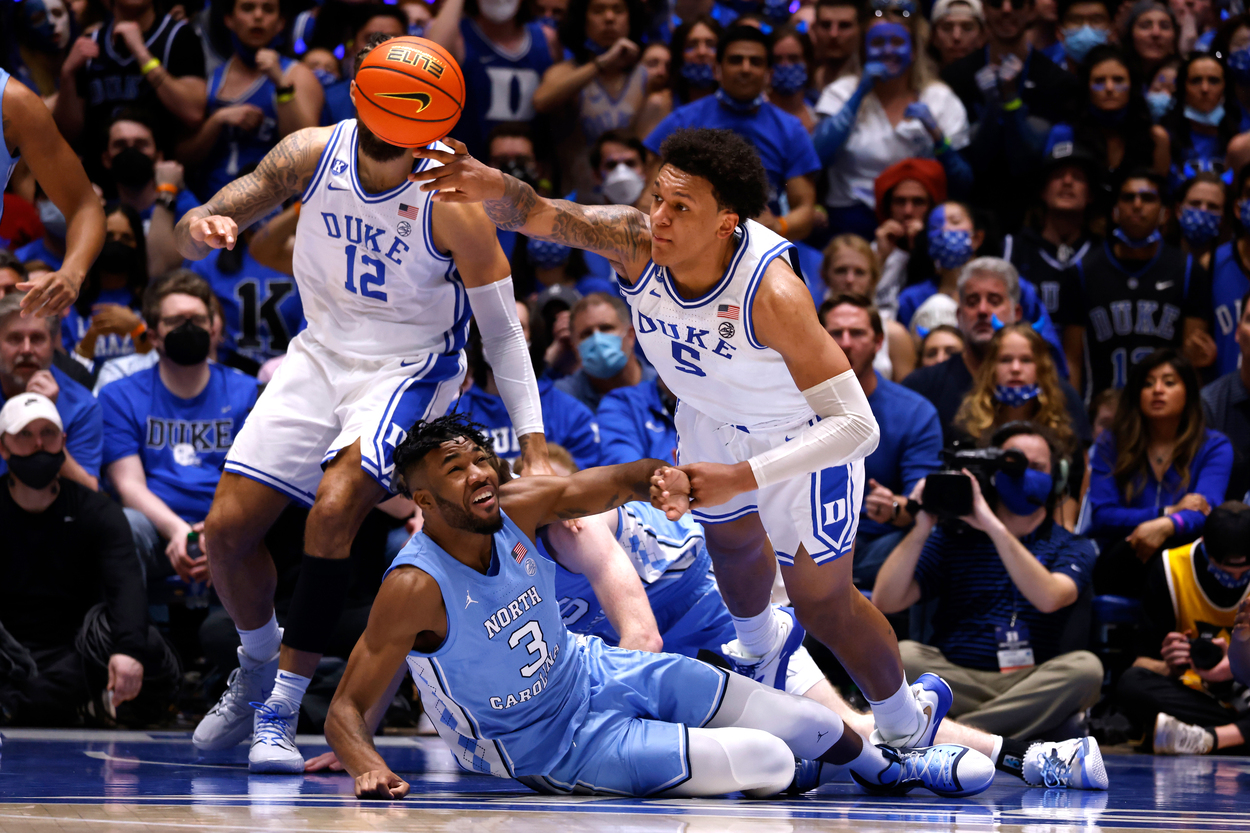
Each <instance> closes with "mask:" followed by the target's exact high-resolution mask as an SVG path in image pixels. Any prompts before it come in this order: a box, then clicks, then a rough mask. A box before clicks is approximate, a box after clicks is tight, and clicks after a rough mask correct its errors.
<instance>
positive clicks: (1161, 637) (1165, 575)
mask: <svg viewBox="0 0 1250 833" xmlns="http://www.w3.org/2000/svg"><path fill="white" fill-rule="evenodd" d="M1247 590H1250V506H1246V504H1244V503H1241V502H1239V501H1229V502H1227V503H1223V504H1221V505H1219V506H1217V507H1216V508H1215V509H1212V510H1211V514H1210V515H1209V516H1208V517H1207V522H1206V528H1205V534H1204V535H1203V537H1202V538H1201V539H1199V540H1197V541H1194V542H1193V543H1191V544H1186V545H1185V546H1182V547H1176V548H1175V549H1171V550H1168V551H1167V552H1165V553H1164V554H1163V558H1161V559H1159V560H1158V561H1156V562H1155V563H1154V564H1152V565H1151V570H1150V575H1149V576H1148V578H1147V580H1146V592H1145V594H1144V595H1143V597H1142V629H1141V633H1140V638H1141V642H1140V645H1141V647H1140V648H1139V654H1140V655H1139V656H1138V657H1137V660H1136V662H1134V663H1133V667H1132V668H1130V669H1128V670H1127V671H1125V672H1124V676H1122V677H1121V678H1120V682H1119V686H1118V688H1117V694H1118V695H1119V702H1120V707H1121V708H1122V709H1123V710H1124V712H1125V713H1126V714H1127V715H1128V716H1129V718H1130V719H1132V720H1133V721H1134V722H1136V723H1137V724H1139V725H1140V726H1142V727H1143V728H1146V729H1149V728H1150V727H1151V726H1153V727H1154V731H1153V733H1147V739H1148V740H1149V741H1151V742H1152V745H1153V747H1154V753H1155V754H1156V755H1209V754H1211V753H1213V752H1215V751H1217V750H1219V751H1224V750H1237V749H1240V748H1241V747H1243V746H1244V745H1245V742H1246V738H1248V737H1250V710H1248V709H1246V707H1245V705H1244V701H1241V700H1240V698H1237V699H1236V700H1234V694H1235V692H1234V685H1235V678H1234V674H1233V667H1232V663H1231V657H1230V652H1229V644H1230V643H1229V640H1230V639H1233V640H1235V641H1236V642H1237V644H1238V646H1239V647H1240V648H1241V650H1240V651H1239V652H1238V653H1242V654H1244V646H1245V644H1246V642H1245V639H1246V636H1247V627H1246V626H1247V625H1248V624H1250V616H1247V615H1246V613H1245V612H1244V611H1245V608H1246V596H1247ZM1239 607H1240V608H1241V610H1242V611H1243V612H1241V613H1239V612H1238V609H1239ZM1235 632H1236V635H1234V633H1235ZM1241 658H1242V657H1240V656H1239V657H1238V659H1239V660H1241ZM1238 667H1239V668H1242V669H1244V665H1242V664H1241V663H1240V662H1239V664H1238ZM1243 677H1244V674H1243Z"/></svg>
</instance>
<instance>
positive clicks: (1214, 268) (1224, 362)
mask: <svg viewBox="0 0 1250 833" xmlns="http://www.w3.org/2000/svg"><path fill="white" fill-rule="evenodd" d="M1247 290H1250V278H1247V277H1246V270H1245V269H1243V268H1242V266H1241V256H1240V255H1239V254H1238V253H1237V241H1236V240H1230V241H1229V242H1227V243H1225V244H1224V245H1223V246H1220V247H1219V248H1218V249H1216V250H1215V256H1214V257H1213V258H1212V259H1211V302H1212V305H1213V306H1214V308H1215V333H1214V335H1215V346H1216V348H1217V350H1218V351H1219V352H1218V353H1217V354H1216V358H1215V367H1214V368H1213V370H1214V372H1215V373H1216V374H1217V375H1219V376H1223V375H1224V374H1225V373H1232V372H1233V371H1234V370H1236V369H1237V363H1238V360H1239V359H1241V349H1240V348H1239V347H1238V346H1237V340H1236V336H1237V322H1238V321H1240V320H1241V313H1242V309H1241V299H1242V298H1244V297H1246V291H1247Z"/></svg>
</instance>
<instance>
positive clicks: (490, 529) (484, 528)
mask: <svg viewBox="0 0 1250 833" xmlns="http://www.w3.org/2000/svg"><path fill="white" fill-rule="evenodd" d="M496 500H498V498H496ZM434 501H435V503H437V504H438V510H439V512H440V513H441V514H442V516H443V520H444V521H446V522H447V525H448V526H450V527H451V528H453V529H462V530H464V531H465V532H472V533H474V534H476V535H494V534H495V533H496V532H498V531H499V530H501V529H503V513H502V512H498V513H497V514H496V515H495V518H494V520H483V519H481V518H475V517H473V516H472V515H470V514H469V513H468V512H466V511H465V508H464V507H463V506H461V505H460V504H458V503H452V502H451V501H450V500H446V499H444V498H442V497H441V496H439V495H435V496H434Z"/></svg>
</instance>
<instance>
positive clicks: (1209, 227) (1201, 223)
mask: <svg viewBox="0 0 1250 833" xmlns="http://www.w3.org/2000/svg"><path fill="white" fill-rule="evenodd" d="M1176 220H1177V222H1178V223H1180V226H1181V234H1183V235H1184V236H1185V239H1186V240H1188V241H1189V245H1191V246H1205V245H1207V244H1208V243H1210V242H1211V241H1212V240H1214V239H1215V238H1217V237H1219V236H1220V215H1219V214H1216V213H1215V212H1214V211H1207V210H1206V209H1202V208H1194V207H1193V206H1188V205H1187V206H1185V207H1183V208H1181V213H1180V214H1179V215H1178V216H1177V218H1176Z"/></svg>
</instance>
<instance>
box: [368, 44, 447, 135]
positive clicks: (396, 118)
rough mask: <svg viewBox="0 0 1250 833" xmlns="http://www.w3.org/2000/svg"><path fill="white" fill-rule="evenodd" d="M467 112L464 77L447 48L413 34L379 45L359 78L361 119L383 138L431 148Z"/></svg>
mask: <svg viewBox="0 0 1250 833" xmlns="http://www.w3.org/2000/svg"><path fill="white" fill-rule="evenodd" d="M463 109H464V75H463V73H461V72H460V65H459V64H457V63H456V59H455V58H453V57H451V55H450V54H449V53H448V52H447V50H446V49H443V47H441V46H439V45H438V44H436V43H434V42H433V41H429V40H426V39H425V38H415V37H411V36H408V35H405V36H403V37H398V38H391V39H390V40H388V41H386V42H385V43H381V44H378V45H377V46H375V47H374V48H373V51H371V52H370V53H369V54H368V55H366V56H365V59H364V62H363V63H361V65H360V72H358V73H356V114H357V115H358V116H359V117H360V119H361V120H362V121H364V123H365V124H366V125H367V126H368V128H369V129H370V130H372V131H373V132H374V133H375V134H377V136H378V138H380V139H382V140H383V141H385V142H389V143H390V144H392V145H398V146H399V147H406V148H415V147H425V146H426V145H428V144H430V143H431V142H437V141H438V140H439V139H442V138H443V137H445V136H446V135H447V134H448V133H450V132H451V129H452V128H453V127H455V125H456V122H457V121H459V120H460V112H461V111H462V110H463Z"/></svg>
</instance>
